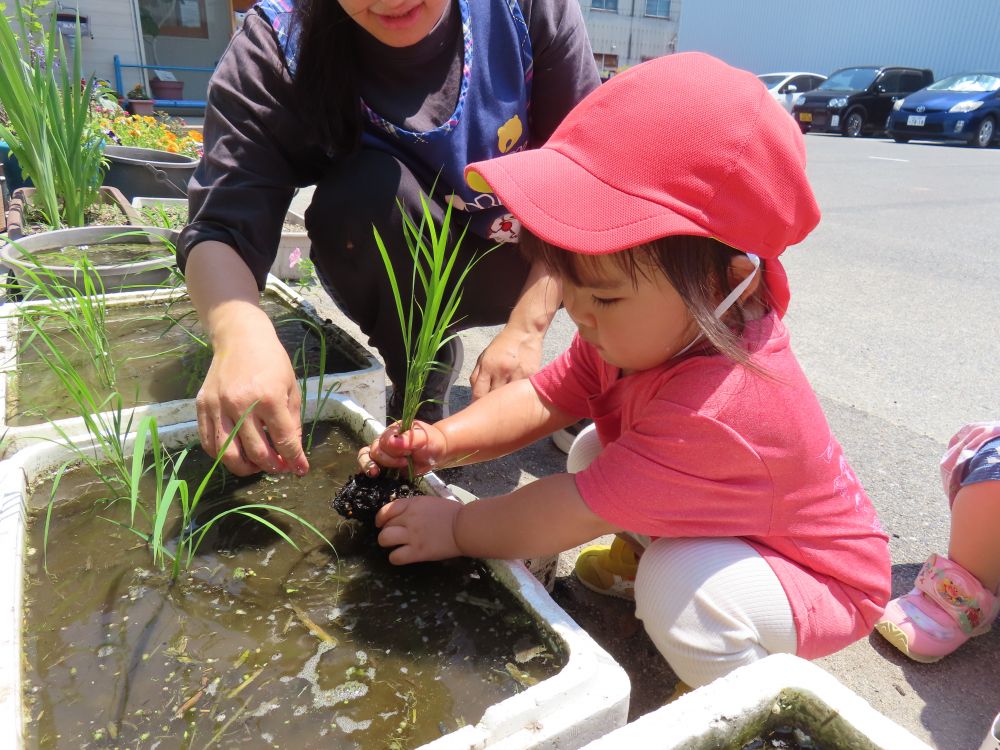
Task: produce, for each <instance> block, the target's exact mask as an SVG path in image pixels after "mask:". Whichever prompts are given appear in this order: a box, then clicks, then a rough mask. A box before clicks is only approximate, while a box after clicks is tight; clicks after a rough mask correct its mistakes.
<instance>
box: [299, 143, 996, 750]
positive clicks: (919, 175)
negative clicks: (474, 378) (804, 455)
mask: <svg viewBox="0 0 1000 750" xmlns="http://www.w3.org/2000/svg"><path fill="white" fill-rule="evenodd" d="M806 144H807V149H808V154H809V175H810V178H811V180H812V184H813V188H814V191H815V193H816V196H817V199H818V201H819V204H820V208H821V209H822V212H823V219H822V221H821V223H820V225H819V227H818V228H817V229H816V230H815V231H814V232H813V234H812V235H811V236H810V237H809V238H808V239H807V240H806V241H805V242H803V243H802V244H800V245H798V246H796V247H794V248H792V249H790V250H789V251H788V252H787V253H786V255H785V256H784V262H785V267H786V269H787V271H788V274H789V278H790V283H791V289H792V304H791V307H790V309H789V311H788V314H787V316H786V322H787V324H788V326H789V328H790V330H791V333H792V345H793V348H794V349H795V351H796V352H797V354H798V357H799V360H800V362H801V363H802V366H803V368H804V370H805V372H806V374H807V376H808V377H809V379H810V381H811V382H812V384H813V387H814V388H815V390H816V391H817V393H818V394H819V397H820V400H821V402H822V404H823V407H824V408H825V410H826V413H827V418H828V419H829V421H830V424H831V426H832V428H833V431H834V433H835V434H836V435H837V437H838V438H839V440H840V442H841V443H842V444H843V446H844V449H845V452H846V454H847V457H848V459H849V460H850V462H851V464H852V466H853V468H854V470H855V472H856V473H857V474H858V476H859V477H860V479H861V481H862V483H863V484H864V485H865V487H866V489H867V490H868V493H869V494H870V496H871V497H872V500H873V501H874V503H875V506H876V508H877V509H878V512H879V514H880V517H881V520H882V524H883V526H884V527H885V529H886V530H887V532H888V533H889V534H890V537H891V540H890V546H891V553H892V562H893V595H894V596H896V595H899V594H902V593H905V592H906V591H908V590H909V588H910V587H911V585H912V583H913V579H914V578H915V576H916V573H917V571H918V569H919V567H920V565H921V564H922V562H923V561H924V559H926V557H927V556H928V555H929V554H930V553H931V552H940V553H944V552H946V551H947V546H948V531H949V513H948V507H947V502H946V499H945V497H944V495H943V493H942V491H941V483H940V478H939V472H938V461H939V459H940V456H941V454H942V453H943V451H944V449H945V446H946V444H947V441H948V438H949V437H950V436H951V435H952V434H953V433H954V432H955V431H956V430H957V429H958V428H959V427H960V426H961V425H962V424H964V423H966V422H972V421H981V420H985V419H996V418H1000V148H997V147H993V148H990V149H986V150H977V149H971V148H967V147H964V146H958V145H945V144H934V143H919V142H911V143H909V144H896V143H894V142H892V141H890V140H887V139H882V138H860V139H847V138H842V137H840V136H833V135H829V136H828V135H815V134H814V135H808V136H807V137H806ZM309 196H310V191H308V190H306V191H302V192H301V193H300V194H299V195H298V196H297V197H296V199H295V201H294V204H293V205H294V206H297V207H300V208H304V207H305V206H306V205H307V204H308V200H309ZM310 296H313V295H310ZM324 309H325V310H327V311H331V315H333V313H332V306H329V307H326V306H325V307H324ZM334 317H335V319H336V320H337V322H338V323H340V324H342V325H343V326H344V327H345V328H346V329H348V330H349V331H351V332H353V333H355V334H357V333H358V332H357V329H356V328H354V327H353V326H352V324H350V322H349V321H346V320H344V319H343V316H339V317H338V316H336V315H334ZM496 330H497V329H477V330H473V331H468V332H465V333H463V335H462V339H463V342H464V344H465V349H466V361H465V366H464V368H463V372H462V376H461V377H460V379H459V381H458V383H457V385H456V387H455V388H454V389H453V390H452V397H451V407H452V409H453V410H454V409H457V408H461V407H462V406H463V405H465V404H466V403H468V401H469V395H470V391H469V387H468V376H469V374H470V373H471V371H472V367H473V366H474V364H475V358H476V356H477V355H478V353H479V352H480V351H481V350H482V349H483V347H484V346H485V345H486V344H487V343H488V341H489V340H490V338H491V337H492V335H493V334H494V333H495V331H496ZM572 333H573V326H572V323H571V322H570V321H569V319H568V318H567V317H566V316H565V314H564V313H560V314H559V315H558V316H557V318H556V321H555V323H554V324H553V327H552V329H551V330H550V332H549V335H548V337H547V339H546V347H545V356H544V358H545V360H546V361H548V360H550V359H552V358H553V357H554V356H555V355H556V354H557V353H558V352H559V351H561V350H562V349H563V348H564V347H565V346H566V345H567V344H568V342H569V340H570V338H571V336H572ZM361 340H362V341H363V339H361ZM564 468H565V456H564V455H563V454H562V453H560V452H559V451H558V449H556V448H555V447H554V446H553V445H552V444H551V442H550V441H549V440H547V439H546V440H543V441H539V442H538V443H536V444H535V445H532V446H529V447H528V448H525V449H524V450H522V451H519V452H518V453H516V454H514V455H512V456H508V457H507V458H505V459H501V460H499V461H494V462H491V463H489V464H479V465H475V466H471V467H464V468H461V469H453V470H449V471H446V472H444V473H443V478H444V479H445V480H446V481H448V482H449V483H452V484H458V485H460V486H462V487H465V488H466V489H468V490H469V491H470V492H472V493H474V494H476V495H479V496H489V495H492V494H498V493H502V492H506V491H509V490H511V489H513V488H515V487H517V486H520V485H521V484H524V483H526V482H530V481H532V480H534V479H536V478H538V477H541V476H545V475H548V474H551V473H553V472H559V471H563V470H564ZM997 541H998V543H1000V538H998V540H997ZM574 559H575V554H574V552H573V551H570V552H567V553H564V554H563V555H562V556H561V558H560V567H559V577H558V579H557V582H556V586H555V590H554V592H553V597H554V598H555V600H556V601H557V602H558V603H559V604H560V605H561V606H562V607H563V608H564V609H566V611H567V612H568V613H569V614H570V615H571V616H572V617H573V618H574V619H575V620H576V621H577V622H579V623H580V625H581V626H583V627H584V628H585V629H587V631H588V632H590V633H591V635H592V636H593V637H594V638H595V640H597V641H598V642H599V643H601V645H602V646H604V647H605V648H606V649H607V650H608V651H609V652H610V653H611V654H612V655H613V656H614V657H615V658H616V659H618V661H619V662H620V663H621V664H622V666H623V667H624V668H625V669H626V671H627V672H628V673H629V676H630V678H631V680H632V702H631V709H630V720H631V719H635V718H637V717H638V716H640V715H642V714H644V713H646V712H648V711H651V710H653V709H655V708H657V707H659V706H660V705H662V704H663V703H664V702H665V701H666V700H667V698H668V697H669V695H670V694H671V692H672V691H673V687H674V684H675V683H676V680H677V678H676V676H675V675H674V674H673V673H672V672H671V670H670V668H669V667H668V666H667V665H666V664H665V662H664V661H663V659H662V658H661V657H660V656H659V654H658V652H657V651H656V649H655V648H654V647H653V646H652V644H651V643H650V641H649V639H648V638H647V637H646V635H645V633H644V631H643V630H642V627H641V624H640V623H639V622H638V621H637V620H636V619H635V617H634V616H633V609H632V606H631V605H630V604H628V603H626V602H622V601H620V600H616V599H611V598H608V597H602V596H600V595H597V594H594V593H592V592H590V591H587V590H586V589H583V588H582V587H581V586H580V585H578V584H577V583H576V582H575V581H574V579H573V576H572V563H573V560H574ZM817 663H818V664H819V665H820V666H822V667H823V668H824V669H826V670H828V671H829V672H830V673H832V674H833V675H834V676H836V677H837V678H838V679H839V680H840V681H841V682H842V683H844V684H845V685H847V686H848V687H849V688H851V689H852V690H854V691H855V692H856V693H858V694H859V695H861V696H862V697H863V698H864V699H866V700H867V701H868V702H869V703H870V704H871V705H872V706H873V707H874V708H876V709H877V710H878V711H880V712H881V713H883V714H884V715H885V716H887V717H889V718H890V719H892V720H893V721H895V722H897V723H898V724H900V725H902V726H903V727H905V728H906V729H908V730H909V731H910V732H912V733H913V734H914V735H916V736H917V737H918V738H920V739H921V740H923V741H925V742H927V743H928V744H930V745H931V746H932V747H935V748H939V750H978V748H979V744H980V742H982V739H983V737H984V736H985V733H986V730H987V726H988V725H989V723H990V721H991V720H992V717H993V716H994V715H995V714H996V713H997V711H1000V627H998V628H997V629H995V630H994V631H993V632H992V633H989V634H986V635H983V636H980V637H979V638H976V639H974V640H972V641H970V642H969V643H967V644H966V645H965V646H963V647H962V649H960V650H959V651H958V652H956V653H955V654H953V655H952V656H950V657H948V658H946V659H944V660H943V661H941V662H939V663H937V664H929V665H927V664H918V663H916V662H912V661H910V660H908V659H907V658H906V657H904V656H902V655H901V654H900V653H899V652H897V651H896V650H895V649H894V648H892V647H891V646H889V645H888V644H887V643H886V642H885V641H884V640H882V639H881V637H880V636H878V635H877V634H873V635H871V636H869V637H867V638H865V639H862V640H861V641H859V642H858V643H856V644H854V645H852V646H850V647H849V648H847V649H844V650H843V651H841V652H839V653H837V654H834V655H832V656H829V657H825V658H823V659H819V660H818V661H817Z"/></svg>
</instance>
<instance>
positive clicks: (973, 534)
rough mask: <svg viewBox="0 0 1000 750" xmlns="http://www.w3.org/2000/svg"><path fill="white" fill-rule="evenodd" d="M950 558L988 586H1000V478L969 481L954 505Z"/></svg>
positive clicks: (990, 587)
mask: <svg viewBox="0 0 1000 750" xmlns="http://www.w3.org/2000/svg"><path fill="white" fill-rule="evenodd" d="M948 557H949V559H951V560H953V561H954V562H956V563H958V564H959V565H961V566H962V567H963V568H965V569H966V570H967V571H969V572H970V573H972V574H973V575H974V576H975V577H976V578H978V579H979V582H980V583H981V584H982V585H983V587H984V588H986V589H988V590H989V591H992V592H994V593H996V592H997V588H998V587H1000V481H992V482H981V483H978V484H969V485H966V486H964V487H962V489H961V490H960V491H959V493H958V494H957V495H956V496H955V504H954V505H953V506H952V508H951V540H950V542H949V544H948Z"/></svg>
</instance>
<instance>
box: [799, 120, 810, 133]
mask: <svg viewBox="0 0 1000 750" xmlns="http://www.w3.org/2000/svg"><path fill="white" fill-rule="evenodd" d="M799 130H801V131H802V135H805V134H806V133H808V132H809V126H808V125H806V124H804V123H801V122H800V123H799Z"/></svg>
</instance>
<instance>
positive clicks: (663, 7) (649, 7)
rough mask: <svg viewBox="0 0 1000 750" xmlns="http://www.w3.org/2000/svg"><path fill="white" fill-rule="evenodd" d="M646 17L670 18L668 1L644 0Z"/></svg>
mask: <svg viewBox="0 0 1000 750" xmlns="http://www.w3.org/2000/svg"><path fill="white" fill-rule="evenodd" d="M646 15H647V16H653V17H654V18H670V0H646Z"/></svg>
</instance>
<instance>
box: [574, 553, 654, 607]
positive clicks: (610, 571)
mask: <svg viewBox="0 0 1000 750" xmlns="http://www.w3.org/2000/svg"><path fill="white" fill-rule="evenodd" d="M638 569H639V559H638V558H637V557H636V554H635V552H634V551H633V549H632V546H631V545H630V544H628V542H625V541H623V540H622V539H620V538H618V537H616V538H615V540H614V541H613V542H612V543H611V544H610V545H609V544H594V545H591V546H590V547H585V548H584V549H583V551H582V552H580V556H579V557H578V558H576V566H575V568H574V573H576V577H577V579H578V580H579V581H580V583H582V584H583V585H584V586H586V587H587V588H588V589H590V590H591V591H596V592H597V593H598V594H605V595H606V596H617V597H618V598H619V599H628V600H629V601H634V600H635V574H636V571H637V570H638Z"/></svg>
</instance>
